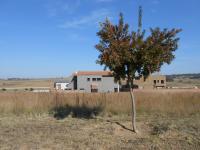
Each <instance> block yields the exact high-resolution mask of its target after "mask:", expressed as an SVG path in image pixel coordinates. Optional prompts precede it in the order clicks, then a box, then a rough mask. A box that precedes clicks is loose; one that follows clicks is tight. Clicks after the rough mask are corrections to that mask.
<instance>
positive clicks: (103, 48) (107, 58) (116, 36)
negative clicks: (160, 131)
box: [95, 7, 181, 132]
mask: <svg viewBox="0 0 200 150" xmlns="http://www.w3.org/2000/svg"><path fill="white" fill-rule="evenodd" d="M100 27H101V29H100V31H99V32H97V36H98V37H99V38H100V41H99V43H98V44H97V45H96V46H95V47H96V49H97V50H98V51H99V53H100V54H99V56H98V60H97V63H98V64H100V65H103V66H105V69H107V68H108V69H109V70H110V71H112V72H113V75H114V78H115V80H116V81H118V82H120V81H121V80H124V79H126V80H127V84H128V85H129V89H130V94H131V100H132V101H131V102H132V125H133V131H134V132H136V131H137V130H136V121H135V119H136V109H135V100H134V95H133V85H134V79H135V78H136V77H142V76H143V77H144V79H146V78H147V77H148V76H149V75H150V74H151V73H154V72H157V71H159V70H160V68H161V66H162V65H163V64H165V63H167V64H170V63H171V61H172V60H173V59H174V58H175V55H174V51H175V50H176V49H177V48H178V41H179V38H177V37H176V35H177V33H179V32H180V31H181V30H180V29H171V30H168V29H163V30H161V29H160V28H155V29H152V28H150V33H149V35H148V36H146V37H145V31H142V8H141V7H140V8H139V22H138V29H137V31H132V32H130V31H129V25H128V24H126V23H124V19H123V15H122V14H121V13H120V17H119V23H118V24H117V25H113V24H112V23H111V22H110V21H109V20H108V19H106V20H105V22H103V23H100Z"/></svg>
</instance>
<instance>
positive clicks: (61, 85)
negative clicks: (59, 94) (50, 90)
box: [54, 81, 72, 90]
mask: <svg viewBox="0 0 200 150" xmlns="http://www.w3.org/2000/svg"><path fill="white" fill-rule="evenodd" d="M69 85H70V83H69V82H68V81H56V82H54V88H55V89H56V90H72V89H71V88H70V86H69Z"/></svg>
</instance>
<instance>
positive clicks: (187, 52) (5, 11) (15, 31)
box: [0, 0, 200, 78]
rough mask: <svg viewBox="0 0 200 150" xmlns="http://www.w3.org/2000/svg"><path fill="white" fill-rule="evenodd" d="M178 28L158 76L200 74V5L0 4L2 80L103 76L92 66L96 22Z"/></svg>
mask: <svg viewBox="0 0 200 150" xmlns="http://www.w3.org/2000/svg"><path fill="white" fill-rule="evenodd" d="M139 5H142V6H143V11H144V12H143V28H144V29H148V28H149V27H157V26H159V27H161V28H173V27H175V28H182V29H183V31H182V33H180V34H179V36H180V38H181V40H180V47H179V49H178V50H177V52H176V59H175V60H174V61H173V62H172V64H171V65H165V66H163V68H162V71H161V73H162V74H174V73H200V59H199V58H200V38H199V35H200V30H199V27H200V20H199V18H200V9H199V7H200V1H199V0H190V1H188V0H0V52H1V53H0V78H7V77H34V78H37V77H60V76H68V75H70V74H71V73H72V72H74V71H77V70H102V69H103V67H101V66H99V65H98V64H96V63H95V61H96V59H97V57H98V52H97V50H96V49H95V48H94V45H95V44H97V43H98V37H97V36H96V32H97V31H98V29H99V22H102V21H103V20H105V18H106V17H108V18H110V19H111V21H112V22H114V23H116V22H117V21H118V15H119V13H120V12H122V13H123V14H124V18H125V21H126V22H127V23H129V24H130V29H131V30H133V29H134V30H135V29H137V20H138V19H137V15H138V14H137V13H138V6H139Z"/></svg>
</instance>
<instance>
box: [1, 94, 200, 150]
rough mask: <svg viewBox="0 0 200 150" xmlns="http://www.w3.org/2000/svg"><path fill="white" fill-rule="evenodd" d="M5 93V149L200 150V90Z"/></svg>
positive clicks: (2, 99)
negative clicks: (133, 105)
mask: <svg viewBox="0 0 200 150" xmlns="http://www.w3.org/2000/svg"><path fill="white" fill-rule="evenodd" d="M134 94H135V97H136V105H137V106H136V107H137V127H138V130H139V133H138V134H134V133H133V132H131V131H130V130H131V117H130V112H131V108H130V95H129V93H115V94H114V93H106V94H84V93H79V94H77V93H55V92H51V93H32V92H0V149H199V148H200V138H199V137H200V119H199V118H200V91H199V90H145V91H144V90H139V91H135V92H134Z"/></svg>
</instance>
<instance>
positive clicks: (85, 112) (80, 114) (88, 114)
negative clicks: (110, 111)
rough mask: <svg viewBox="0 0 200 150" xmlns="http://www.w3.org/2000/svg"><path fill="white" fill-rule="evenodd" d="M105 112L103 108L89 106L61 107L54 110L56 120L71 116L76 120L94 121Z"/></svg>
mask: <svg viewBox="0 0 200 150" xmlns="http://www.w3.org/2000/svg"><path fill="white" fill-rule="evenodd" d="M102 111H103V108H102V107H100V106H95V107H88V106H85V105H83V106H69V105H66V106H59V107H55V108H53V110H52V111H51V112H53V115H54V118H56V119H64V118H66V117H68V116H69V115H70V116H72V117H74V118H85V119H92V118H94V117H95V116H97V115H98V114H99V113H101V112H102Z"/></svg>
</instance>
